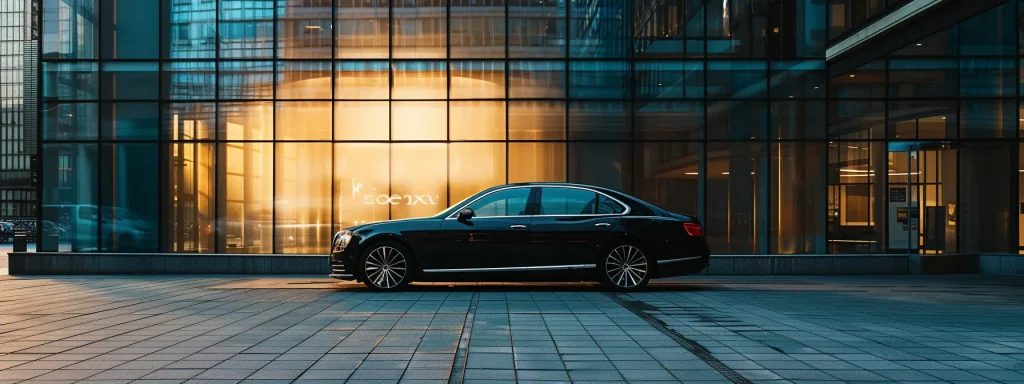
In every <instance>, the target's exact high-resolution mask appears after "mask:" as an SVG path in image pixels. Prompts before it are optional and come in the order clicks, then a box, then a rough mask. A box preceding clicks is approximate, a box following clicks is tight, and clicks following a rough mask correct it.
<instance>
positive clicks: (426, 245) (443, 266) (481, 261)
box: [330, 183, 710, 289]
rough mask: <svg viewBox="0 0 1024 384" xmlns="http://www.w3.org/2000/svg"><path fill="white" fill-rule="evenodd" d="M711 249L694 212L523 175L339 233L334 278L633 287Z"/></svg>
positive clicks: (374, 284) (390, 285)
mask: <svg viewBox="0 0 1024 384" xmlns="http://www.w3.org/2000/svg"><path fill="white" fill-rule="evenodd" d="M467 208H469V209H467ZM399 257H400V258H401V260H399ZM709 257H710V250H709V249H708V245H707V241H706V240H705V238H704V235H703V230H702V227H701V225H700V223H699V222H698V221H697V220H696V218H694V217H691V216H687V215H681V214H676V213H671V212H668V211H665V210H664V209H661V208H658V207H656V206H653V205H651V204H649V203H646V202H644V201H641V200H639V199H637V198H634V197H632V196H629V195H626V194H623V193H620V192H617V191H614V190H611V189H607V188H601V187H595V186H588V185H579V184H568V183H523V184H509V185H502V186H497V187H493V188H489V189H487V190H484V191H482V192H480V193H478V194H476V195H474V196H472V197H470V198H468V199H466V200H464V201H462V202H460V203H458V204H455V205H453V206H451V207H450V208H448V209H446V210H444V211H443V212H441V213H439V214H437V215H435V216H432V217H426V218H419V219H406V220H392V221H385V222H378V223H372V224H365V225H359V226H355V227H351V228H348V229H346V230H343V231H340V232H338V233H337V234H336V235H335V236H334V238H333V241H332V244H331V255H330V263H331V270H332V272H331V277H334V278H338V279H348V280H352V279H355V280H359V281H362V282H364V283H366V284H367V285H368V286H370V287H371V288H375V289H396V288H401V287H402V286H404V285H405V284H407V283H408V282H410V281H412V280H417V281H465V280H469V281H528V280H529V281H594V280H598V281H602V282H604V283H606V284H609V285H611V286H613V287H618V288H620V289H633V288H639V287H642V286H643V285H645V284H646V283H647V281H649V280H650V279H651V278H662V277H671V276H680V275H685V274H690V273H697V272H700V271H702V270H704V269H705V268H706V267H707V265H708V260H709ZM392 259H394V260H392ZM641 261H642V262H643V265H642V266H641V264H640V263H641ZM634 262H635V263H636V265H633V264H632V263H634ZM385 264H386V265H385ZM616 272H618V273H616Z"/></svg>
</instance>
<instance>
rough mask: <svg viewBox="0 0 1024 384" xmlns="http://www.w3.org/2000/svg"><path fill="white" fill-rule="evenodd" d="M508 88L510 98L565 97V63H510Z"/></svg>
mask: <svg viewBox="0 0 1024 384" xmlns="http://www.w3.org/2000/svg"><path fill="white" fill-rule="evenodd" d="M508 87H509V97H511V98H562V97H565V62H564V61H513V62H510V63H509V71H508Z"/></svg>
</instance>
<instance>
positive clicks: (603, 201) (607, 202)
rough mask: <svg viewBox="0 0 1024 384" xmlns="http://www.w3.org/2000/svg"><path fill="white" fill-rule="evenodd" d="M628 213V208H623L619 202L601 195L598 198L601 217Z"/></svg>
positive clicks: (598, 211) (598, 210)
mask: <svg viewBox="0 0 1024 384" xmlns="http://www.w3.org/2000/svg"><path fill="white" fill-rule="evenodd" d="M625 211H626V207H623V206H622V204H619V202H617V201H615V200H612V199H610V198H608V196H604V195H599V196H598V197H597V213H598V214H601V215H611V214H618V213H622V212H625Z"/></svg>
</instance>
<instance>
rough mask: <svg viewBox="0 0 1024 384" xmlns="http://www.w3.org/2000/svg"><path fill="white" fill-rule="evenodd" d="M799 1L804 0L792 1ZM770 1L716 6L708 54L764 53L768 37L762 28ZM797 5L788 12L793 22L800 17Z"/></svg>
mask: <svg viewBox="0 0 1024 384" xmlns="http://www.w3.org/2000/svg"><path fill="white" fill-rule="evenodd" d="M795 3H800V1H793V2H792V3H789V4H793V5H796V4H795ZM767 5H768V4H767V3H766V2H757V3H754V2H750V1H726V2H723V3H722V10H721V11H719V10H717V9H715V11H714V12H708V13H707V24H706V27H707V37H708V38H707V43H708V55H709V56H732V57H763V56H764V50H765V44H764V40H765V38H764V35H762V33H764V32H762V31H763V28H765V27H764V26H765V25H766V24H767V23H768V20H766V18H765V16H766V15H767V13H768V10H767V9H764V8H767V7H766V6H767ZM716 8H717V7H716ZM795 8H796V7H793V8H792V9H791V10H788V11H789V12H793V14H792V15H787V16H788V18H792V19H790V20H791V21H790V22H791V23H794V24H795V23H796V22H797V21H796V20H793V19H796V18H797V14H796V13H795V12H796V9H795ZM802 13H803V12H801V14H802ZM800 21H805V20H800ZM801 24H802V23H801ZM787 27H788V26H787ZM808 29H810V28H808ZM755 34H756V35H755ZM776 35H777V32H776ZM776 35H771V36H776Z"/></svg>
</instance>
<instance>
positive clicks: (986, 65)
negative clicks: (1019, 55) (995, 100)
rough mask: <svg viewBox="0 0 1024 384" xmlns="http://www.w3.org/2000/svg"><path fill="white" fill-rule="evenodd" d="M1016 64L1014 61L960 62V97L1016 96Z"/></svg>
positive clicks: (965, 60) (979, 60) (968, 60)
mask: <svg viewBox="0 0 1024 384" xmlns="http://www.w3.org/2000/svg"><path fill="white" fill-rule="evenodd" d="M1015 63H1016V60H1012V59H962V60H960V96H968V97H972V96H989V97H1013V96H1016V94H1017V93H1016V92H1017V91H1016V90H1017V66H1016V65H1014V64H1015Z"/></svg>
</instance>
